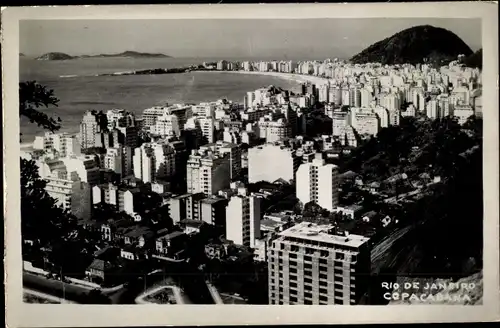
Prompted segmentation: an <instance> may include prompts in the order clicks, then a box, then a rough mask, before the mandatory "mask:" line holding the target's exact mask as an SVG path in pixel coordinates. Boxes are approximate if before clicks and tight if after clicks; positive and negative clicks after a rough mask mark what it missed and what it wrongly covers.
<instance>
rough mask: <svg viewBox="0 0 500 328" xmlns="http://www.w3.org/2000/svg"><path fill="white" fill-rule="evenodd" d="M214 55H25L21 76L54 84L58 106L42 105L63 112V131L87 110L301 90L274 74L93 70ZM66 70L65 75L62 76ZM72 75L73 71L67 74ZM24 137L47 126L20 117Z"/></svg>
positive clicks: (72, 128)
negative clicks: (64, 58)
mask: <svg viewBox="0 0 500 328" xmlns="http://www.w3.org/2000/svg"><path fill="white" fill-rule="evenodd" d="M204 61H207V62H208V61H215V60H214V59H179V58H154V59H149V58H148V59H131V58H86V59H76V60H68V61H37V60H33V59H25V58H20V63H19V68H20V72H19V73H20V75H19V76H20V81H33V80H34V81H37V82H38V83H41V84H43V85H45V86H47V87H48V88H50V89H53V90H54V95H55V96H56V97H57V98H59V99H60V102H59V105H58V107H51V108H48V109H43V110H44V112H45V113H47V114H48V115H49V116H53V117H60V118H61V120H62V122H61V124H62V128H61V130H60V131H61V132H70V133H76V132H78V131H79V124H80V121H81V118H82V116H83V114H84V113H85V111H87V110H98V111H99V110H103V111H107V110H109V109H113V108H122V109H125V110H128V111H130V112H132V113H134V114H136V115H140V114H141V113H142V111H143V110H144V109H146V108H149V107H152V106H156V105H164V104H166V103H169V104H172V103H199V102H203V101H215V100H217V99H220V98H227V99H229V100H233V101H238V102H242V101H243V97H244V96H245V93H246V91H250V90H255V89H257V88H260V87H264V86H269V85H275V86H278V87H282V88H284V89H288V90H293V91H297V90H298V84H297V83H296V82H294V81H290V80H286V79H281V78H278V77H272V76H260V75H245V74H227V73H223V72H192V73H184V74H165V75H135V76H134V75H129V76H101V77H98V76H93V75H95V74H102V73H113V72H121V71H130V70H139V69H149V68H173V67H185V66H189V65H192V64H200V63H202V62H204ZM61 76H66V77H61ZM68 76H70V77H68ZM20 124H21V126H20V129H21V134H22V138H21V141H22V142H23V143H26V142H32V141H33V139H34V137H35V135H41V134H43V133H44V132H45V131H44V130H43V129H42V128H39V127H37V126H36V125H35V124H33V123H30V122H29V121H27V120H26V119H24V118H21V123H20Z"/></svg>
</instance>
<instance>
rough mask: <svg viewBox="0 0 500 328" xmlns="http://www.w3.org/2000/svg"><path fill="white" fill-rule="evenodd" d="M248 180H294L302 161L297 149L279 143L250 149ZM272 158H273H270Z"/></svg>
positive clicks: (251, 181)
mask: <svg viewBox="0 0 500 328" xmlns="http://www.w3.org/2000/svg"><path fill="white" fill-rule="evenodd" d="M247 158H248V182H250V183H256V182H259V181H267V182H271V183H272V182H275V181H276V180H279V179H283V180H285V181H294V180H295V172H297V169H298V167H299V165H300V163H301V158H300V157H298V156H297V154H296V152H295V150H293V149H291V148H289V147H286V146H284V145H282V144H279V143H273V144H265V145H262V146H257V147H253V148H250V149H248V155H247ZM269 159H272V160H269Z"/></svg>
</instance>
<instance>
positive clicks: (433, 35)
mask: <svg viewBox="0 0 500 328" xmlns="http://www.w3.org/2000/svg"><path fill="white" fill-rule="evenodd" d="M471 54H472V50H471V49H470V48H469V46H468V45H467V44H466V43H465V42H464V41H463V40H462V39H460V38H459V37H458V36H457V35H456V34H454V33H453V32H451V31H449V30H446V29H444V28H439V27H434V26H430V25H420V26H414V27H411V28H408V29H405V30H403V31H401V32H399V33H396V34H394V35H392V36H390V37H388V38H385V39H383V40H381V41H378V42H376V43H374V44H372V45H371V46H369V47H368V48H366V49H365V50H363V51H361V52H360V53H358V54H357V55H355V56H354V57H352V58H351V62H353V63H356V64H364V63H382V64H384V65H385V64H388V65H394V64H405V63H410V64H419V63H424V62H433V63H439V64H445V63H448V62H450V61H452V60H456V59H457V57H458V55H465V56H470V55H471Z"/></svg>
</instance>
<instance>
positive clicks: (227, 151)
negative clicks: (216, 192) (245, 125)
mask: <svg viewBox="0 0 500 328" xmlns="http://www.w3.org/2000/svg"><path fill="white" fill-rule="evenodd" d="M200 152H203V153H207V152H212V153H214V154H216V155H220V156H226V155H228V156H229V165H230V167H231V171H230V177H231V180H235V179H237V178H239V175H240V171H241V149H240V147H239V146H238V145H237V144H234V143H229V142H224V141H221V140H219V141H217V142H215V143H210V144H208V145H204V146H201V147H200Z"/></svg>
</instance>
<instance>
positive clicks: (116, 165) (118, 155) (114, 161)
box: [103, 148, 124, 176]
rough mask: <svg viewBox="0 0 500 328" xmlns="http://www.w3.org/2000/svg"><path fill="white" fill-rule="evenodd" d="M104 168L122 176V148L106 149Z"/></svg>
mask: <svg viewBox="0 0 500 328" xmlns="http://www.w3.org/2000/svg"><path fill="white" fill-rule="evenodd" d="M103 162H104V168H105V169H109V170H112V171H113V172H115V173H117V174H119V175H120V176H122V175H123V173H124V172H123V151H122V148H108V149H106V155H105V156H104V161H103Z"/></svg>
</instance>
